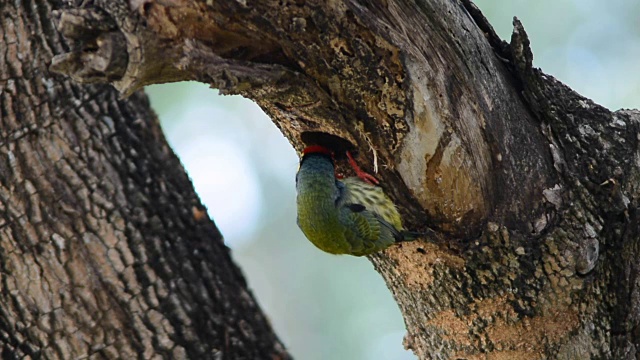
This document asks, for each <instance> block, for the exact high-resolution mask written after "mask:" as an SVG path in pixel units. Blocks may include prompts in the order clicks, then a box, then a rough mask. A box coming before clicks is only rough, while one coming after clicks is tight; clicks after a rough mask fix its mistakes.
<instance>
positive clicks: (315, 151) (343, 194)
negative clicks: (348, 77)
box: [296, 145, 420, 256]
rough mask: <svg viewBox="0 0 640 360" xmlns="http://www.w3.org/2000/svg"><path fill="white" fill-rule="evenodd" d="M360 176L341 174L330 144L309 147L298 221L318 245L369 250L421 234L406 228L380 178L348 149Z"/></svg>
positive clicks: (337, 250) (299, 177) (299, 181)
mask: <svg viewBox="0 0 640 360" xmlns="http://www.w3.org/2000/svg"><path fill="white" fill-rule="evenodd" d="M346 155H347V158H348V160H349V163H350V164H351V166H352V167H353V169H354V170H355V172H356V175H357V176H353V177H348V178H344V179H340V178H338V177H337V176H336V168H335V164H334V155H333V152H332V151H331V150H329V149H328V148H327V147H324V146H319V145H312V146H308V147H306V148H305V149H304V150H303V155H302V158H301V160H300V167H299V169H298V173H297V174H296V191H297V197H296V203H297V212H298V214H297V223H298V226H299V227H300V229H301V230H302V232H303V233H304V235H305V236H306V237H307V239H309V241H310V242H311V243H312V244H313V245H315V246H316V247H317V248H318V249H320V250H322V251H324V252H327V253H330V254H336V255H341V254H347V255H353V256H365V255H370V254H373V253H376V252H379V251H382V250H384V249H386V248H388V247H389V246H391V245H393V244H395V243H398V242H401V241H410V240H415V239H416V238H418V237H419V235H420V234H418V233H414V232H409V231H405V230H404V228H403V226H402V218H401V216H400V214H399V213H398V209H397V208H396V206H395V204H394V203H393V201H391V199H390V198H389V197H388V196H387V195H386V194H385V193H384V191H383V189H382V188H381V187H380V186H378V180H377V179H376V178H375V177H373V176H372V175H370V174H368V173H366V172H364V171H362V170H361V169H360V167H359V166H358V165H357V163H356V162H355V160H354V159H353V156H352V155H351V152H349V151H347V152H346Z"/></svg>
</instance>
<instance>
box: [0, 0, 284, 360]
mask: <svg viewBox="0 0 640 360" xmlns="http://www.w3.org/2000/svg"><path fill="white" fill-rule="evenodd" d="M62 5H63V4H62V3H61V2H59V1H35V2H12V3H9V2H6V1H3V2H2V3H1V4H0V24H2V25H1V27H0V39H2V41H0V98H1V101H0V356H1V357H2V358H3V359H84V358H92V359H100V358H105V359H136V358H139V359H160V358H172V359H186V358H190V359H222V358H233V359H256V358H273V359H285V358H289V356H288V354H287V353H286V351H285V350H284V347H283V346H282V344H281V343H280V342H279V341H278V339H277V338H276V336H275V335H274V334H273V332H272V330H271V328H270V326H269V324H268V321H267V319H266V318H265V316H264V315H263V314H262V313H261V311H260V309H259V308H258V306H257V304H256V302H255V300H254V299H253V297H252V295H251V294H250V292H249V291H248V290H247V286H246V283H245V280H244V278H243V276H242V274H241V273H240V271H239V269H238V268H237V267H236V266H235V265H234V264H233V263H232V261H231V259H230V256H229V250H228V249H227V248H226V247H225V245H224V243H223V240H222V236H221V235H220V233H219V231H218V230H217V229H216V227H215V225H214V224H213V222H212V221H211V220H210V219H209V216H208V215H207V213H206V210H204V207H203V206H202V205H201V204H200V201H199V199H198V198H197V196H196V194H195V192H194V191H193V188H192V185H191V182H190V180H189V179H188V177H187V176H186V174H185V173H184V170H183V169H182V166H181V165H180V162H179V160H178V159H177V158H176V156H175V155H174V153H173V152H172V150H171V149H170V148H169V146H168V145H167V142H166V140H165V138H164V136H163V134H162V131H161V129H160V126H159V123H158V119H157V118H156V116H155V114H154V113H153V112H152V111H151V110H150V108H149V103H148V100H147V98H146V96H145V95H144V94H143V93H141V92H135V93H133V94H132V95H131V96H130V97H129V98H128V99H127V100H120V99H118V97H119V94H118V92H117V91H115V90H114V89H113V88H112V87H111V86H109V85H95V86H93V85H85V86H82V85H78V84H76V83H74V82H72V81H70V80H68V79H67V78H65V77H63V76H59V75H55V74H52V73H50V72H49V71H48V66H49V64H50V62H51V58H52V57H53V56H54V54H62V53H64V52H66V51H68V49H69V47H70V46H71V44H69V43H67V42H65V41H63V39H62V38H61V37H60V35H59V33H58V32H57V30H55V26H54V23H53V21H52V19H53V17H52V10H53V9H55V8H60V7H61V6H62ZM101 24H102V25H103V24H104V23H103V22H102V20H101V21H100V22H98V23H97V25H101ZM102 29H108V27H102Z"/></svg>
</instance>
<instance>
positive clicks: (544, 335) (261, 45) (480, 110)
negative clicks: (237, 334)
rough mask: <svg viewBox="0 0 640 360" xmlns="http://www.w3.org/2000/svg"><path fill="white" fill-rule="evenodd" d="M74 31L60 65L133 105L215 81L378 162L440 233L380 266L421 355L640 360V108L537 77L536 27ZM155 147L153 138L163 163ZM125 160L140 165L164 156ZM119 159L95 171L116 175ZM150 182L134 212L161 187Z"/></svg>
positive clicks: (390, 183) (129, 7)
mask: <svg viewBox="0 0 640 360" xmlns="http://www.w3.org/2000/svg"><path fill="white" fill-rule="evenodd" d="M58 17H59V22H58V28H59V29H60V31H61V32H62V33H63V34H64V35H65V36H67V37H69V38H73V39H76V40H77V42H76V47H75V48H74V49H73V50H72V51H69V52H68V53H67V54H59V55H58V56H57V57H56V58H54V60H53V63H52V69H53V70H56V71H58V72H62V73H65V74H68V75H70V76H71V77H72V78H74V79H76V80H78V81H82V82H95V81H106V82H110V83H112V84H113V85H114V86H115V87H116V88H117V89H118V90H120V91H121V92H122V93H123V94H125V95H128V94H132V93H133V92H134V91H135V90H136V89H138V88H140V87H142V86H144V85H146V84H151V83H158V82H166V81H177V80H186V79H190V80H199V81H203V82H207V83H210V84H212V86H214V87H216V88H219V89H220V90H221V91H222V92H224V93H236V94H241V95H244V96H246V97H249V98H251V99H253V100H254V101H256V102H257V103H258V104H259V105H260V106H261V107H262V108H263V109H264V110H265V111H266V112H267V113H268V114H269V115H270V116H271V118H272V119H273V121H274V123H275V124H276V125H277V126H278V127H279V128H280V129H281V130H282V132H283V133H284V134H285V135H286V136H287V137H288V138H289V139H290V141H291V142H292V144H293V145H294V147H296V148H297V149H298V150H299V149H301V148H302V147H303V146H304V145H305V143H306V144H309V143H322V144H325V145H328V146H332V147H334V149H336V150H340V151H342V150H345V149H349V148H353V149H357V150H360V151H359V153H360V159H361V160H362V162H363V163H364V165H365V166H366V167H368V168H370V169H377V170H379V173H378V176H379V177H380V178H381V179H382V180H383V183H384V184H385V189H386V191H387V192H388V193H389V194H390V195H391V196H392V197H393V198H394V199H395V200H396V202H397V204H398V205H399V207H400V208H401V209H402V214H403V217H404V220H405V223H406V224H405V225H406V226H407V227H408V228H410V229H412V230H425V231H426V230H427V229H433V230H434V231H433V232H429V234H430V235H429V236H428V238H425V239H423V240H422V241H419V242H413V243H407V244H403V245H401V246H396V247H392V248H390V249H388V250H387V251H385V252H383V253H381V254H377V255H375V256H372V257H371V260H372V262H373V263H374V265H375V266H376V269H377V270H378V271H379V272H380V273H381V274H382V276H383V277H384V278H385V280H386V281H387V284H388V286H389V288H390V289H391V291H392V292H393V294H394V296H395V298H396V300H397V301H398V303H399V305H400V308H401V310H402V312H403V314H404V318H405V322H406V324H407V336H406V338H405V344H406V346H407V347H409V348H411V349H413V351H414V352H415V353H416V354H417V355H418V356H419V357H420V358H422V359H428V358H434V359H440V358H443V359H444V358H465V359H480V358H483V359H484V358H487V359H537V358H555V359H583V358H610V359H636V358H638V356H640V290H639V289H640V277H639V276H638V274H639V271H640V260H639V259H640V256H639V255H640V254H639V252H640V246H639V233H640V225H639V223H640V221H639V219H638V218H639V217H640V216H639V214H638V211H637V206H638V199H639V197H640V186H639V185H638V184H640V171H639V170H640V150H639V148H638V144H639V142H640V139H639V137H638V131H639V128H640V114H639V113H638V112H637V111H628V110H627V111H618V112H613V113H612V112H610V111H608V110H606V109H604V108H602V107H600V106H598V105H596V104H594V103H593V102H592V101H590V100H588V99H585V98H583V97H581V96H579V95H578V94H576V93H575V92H573V91H572V90H570V89H569V88H567V87H566V86H565V85H563V84H561V83H559V82H558V81H556V80H555V79H553V78H552V77H550V76H548V75H545V74H543V73H542V72H540V71H539V70H537V69H535V68H533V67H532V58H533V57H532V54H531V50H530V48H529V42H528V38H527V35H526V33H525V32H524V29H523V27H522V25H521V24H520V23H519V22H518V21H514V33H513V36H512V38H511V43H510V44H507V43H505V42H503V41H501V40H500V39H498V37H497V36H496V34H495V32H494V31H493V29H492V28H491V26H490V25H489V24H488V22H487V21H486V19H485V18H484V17H483V16H482V14H481V13H480V11H479V10H478V9H477V8H475V6H474V5H473V4H472V3H470V2H469V1H468V0H452V1H443V0H420V1H416V2H412V1H407V0H387V1H377V2H360V1H357V0H344V1H329V2H325V1H317V2H316V1H305V0H296V1H293V0H292V1H271V0H263V1H256V2H251V1H224V2H217V1H201V2H195V1H194V2H188V1H157V0H156V1H153V0H148V1H129V2H126V1H124V0H118V1H115V0H111V1H107V0H96V1H93V2H91V4H90V5H86V7H84V8H83V9H68V10H64V11H62V12H60V13H58ZM45 28H46V27H45ZM41 84H42V83H38V85H39V86H41ZM96 112H99V110H96ZM139 118H140V119H145V118H144V117H142V116H140V117H139ZM139 122H141V123H143V124H144V123H146V121H145V120H140V121H139ZM84 123H85V122H83V124H84ZM74 125H75V123H74ZM76 126H77V125H76ZM123 126H124V125H123ZM94 128H95V127H91V129H94ZM72 129H74V128H73V127H72ZM94 131H95V130H94ZM137 131H141V130H137ZM83 134H84V133H83ZM125 134H129V133H128V132H126V133H125ZM134 134H135V132H134ZM153 134H156V135H154V136H153V138H151V137H147V138H145V139H143V138H142V137H140V136H137V137H136V138H135V139H136V140H135V141H136V142H135V144H137V145H138V146H147V147H149V148H151V149H155V148H156V147H157V146H160V145H158V144H156V143H155V141H156V139H157V138H158V137H159V135H157V133H155V132H154V133H153ZM122 136H125V135H122ZM80 138H81V139H86V140H85V141H87V142H90V143H92V144H94V142H96V141H97V140H98V139H100V134H97V135H94V134H93V132H87V133H86V135H85V136H84V137H80ZM109 141H113V140H109ZM127 141H129V140H127ZM106 146H110V149H111V148H112V147H114V146H113V145H111V142H105V143H100V144H99V145H93V146H90V147H89V149H91V150H92V151H98V150H104V149H103V147H105V149H106ZM118 146H122V145H118ZM117 149H120V148H119V147H118V148H116V150H112V151H106V150H104V151H106V154H111V153H112V152H116V153H118V154H126V156H127V157H126V158H124V159H121V158H118V159H121V160H120V161H122V162H125V163H127V164H131V165H130V166H132V168H130V167H125V169H127V170H126V171H132V170H131V169H134V170H135V169H137V168H138V165H137V162H136V159H138V158H139V157H140V156H141V155H140V154H141V153H142V154H145V152H144V151H140V150H138V149H137V148H136V151H135V153H132V152H131V151H126V150H123V151H120V152H118V150H117ZM145 149H146V148H145ZM72 154H76V155H75V156H78V155H77V153H76V152H72ZM80 154H84V153H83V152H81V153H80ZM152 154H155V156H158V154H156V153H154V152H152ZM103 156H104V157H103V158H99V160H94V162H90V164H93V165H94V166H96V165H95V164H96V163H99V164H101V163H102V162H101V160H102V159H105V158H106V159H109V160H107V161H106V162H107V163H108V164H113V163H114V162H115V163H117V162H116V160H110V159H111V158H110V157H107V155H103ZM149 156H150V155H149ZM92 159H94V158H92ZM150 161H151V160H150ZM67 162H68V161H67ZM63 163H66V162H63ZM56 164H57V163H56ZM149 164H154V162H151V163H149ZM340 165H344V164H342V163H340ZM70 166H71V165H70ZM87 166H88V165H87ZM111 166H113V165H111ZM71 168H74V167H73V166H71ZM100 169H102V170H101V171H106V170H104V167H100ZM162 170H163V169H162V168H160V167H158V168H153V167H152V166H151V165H149V167H147V168H146V169H145V172H147V174H149V172H148V171H151V172H150V174H153V176H154V177H155V178H156V179H162V176H161V175H162V173H163V172H162ZM76 171H79V170H78V169H77V168H76ZM156 171H158V172H159V174H158V175H156V174H155V172H156ZM128 173H129V172H125V173H124V174H128ZM118 174H119V176H121V177H122V176H125V177H126V175H122V173H121V172H119V173H118ZM134 178H135V179H138V180H137V181H139V182H140V184H143V185H141V186H140V187H134V188H133V189H131V190H130V192H129V193H127V194H128V196H127V197H126V198H127V199H130V200H128V201H140V200H139V197H144V195H141V194H147V193H148V192H149V191H150V190H148V187H147V186H150V185H149V184H148V183H146V182H144V180H142V179H139V178H138V177H134ZM174 181H175V180H174ZM83 183H84V182H83ZM111 183H112V181H111V180H110V181H109V182H107V185H104V186H107V187H109V186H112V185H111ZM89 184H90V183H89ZM136 184H137V183H136ZM151 184H155V185H157V186H160V184H164V183H160V182H159V181H158V180H155V179H154V181H153V182H152V183H151ZM26 188H27V187H25V189H26ZM123 189H127V191H129V187H128V185H126V186H124V187H123ZM145 191H146V192H145ZM92 194H93V193H92ZM40 197H43V195H40ZM106 198H107V199H114V198H115V199H117V197H114V196H109V195H107V196H106ZM156 198H157V195H155V193H154V197H153V200H156ZM91 199H92V200H93V198H91ZM39 201H42V200H41V199H40V200H39ZM143 203H144V202H143ZM144 204H146V203H144ZM154 204H155V203H154ZM129 205H130V203H129ZM83 206H86V205H83ZM123 206H124V205H123ZM140 206H141V207H142V208H147V207H148V205H146V206H147V207H145V205H140ZM41 207H42V206H41ZM126 208H129V207H126ZM151 209H152V210H149V211H153V210H156V211H157V207H152V208H151ZM172 209H173V208H172ZM182 209H185V208H184V207H183V208H182ZM183 211H186V210H183ZM111 212H112V211H106V213H107V214H111ZM172 214H173V212H172ZM87 216H88V215H87ZM123 217H124V215H123ZM176 218H178V217H177V216H171V217H169V216H168V215H167V214H164V213H159V214H158V215H157V217H156V218H155V219H157V220H156V222H153V221H152V219H154V218H153V217H149V216H146V219H149V220H148V221H149V222H150V223H154V224H164V226H166V227H168V228H172V227H171V226H169V225H167V224H171V225H173V226H175V224H172V222H173V221H176ZM136 219H137V218H136ZM168 219H171V221H169V220H168ZM132 221H133V220H132ZM185 221H186V220H185ZM110 223H111V222H110ZM16 226H21V225H16ZM187 227H188V226H187ZM21 229H22V227H21ZM144 229H145V230H144V234H145V236H144V238H145V239H155V237H154V236H157V237H160V235H157V234H155V233H154V234H151V233H150V232H153V231H154V229H155V228H154V227H151V228H144ZM158 231H160V230H158ZM166 231H168V230H167V229H166V228H163V229H162V233H161V234H163V235H165V232H166ZM81 233H82V234H84V233H85V232H81ZM102 236H103V235H102ZM36 238H42V236H36ZM125 239H126V241H127V242H129V243H131V242H134V243H135V239H136V237H135V233H131V232H127V233H125ZM172 239H174V238H172ZM25 241H27V240H25ZM83 244H86V240H85V243H83ZM83 246H87V245H83ZM158 246H160V245H158ZM133 255H134V256H133V257H134V258H135V259H138V257H139V256H142V255H140V254H139V253H134V254H133ZM165 266H170V265H165ZM170 268H171V269H173V268H172V267H170ZM163 269H164V267H163ZM190 279H191V278H190ZM197 279H198V278H194V279H191V280H193V281H196V280H197ZM28 283H30V284H31V283H34V282H28ZM35 283H39V282H35ZM270 339H272V338H270ZM266 343H267V344H273V343H274V342H273V341H267V342H266Z"/></svg>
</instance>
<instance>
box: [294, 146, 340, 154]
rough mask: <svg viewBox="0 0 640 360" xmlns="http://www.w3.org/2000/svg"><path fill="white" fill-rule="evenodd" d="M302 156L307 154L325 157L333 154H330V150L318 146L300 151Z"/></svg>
mask: <svg viewBox="0 0 640 360" xmlns="http://www.w3.org/2000/svg"><path fill="white" fill-rule="evenodd" d="M302 154H303V155H307V154H325V155H329V156H333V153H332V152H331V150H329V149H327V148H326V147H324V146H320V145H312V146H307V147H306V148H304V150H302Z"/></svg>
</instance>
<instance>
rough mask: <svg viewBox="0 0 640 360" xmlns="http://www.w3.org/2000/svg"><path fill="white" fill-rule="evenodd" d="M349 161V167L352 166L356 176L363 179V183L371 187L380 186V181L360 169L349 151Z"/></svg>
mask: <svg viewBox="0 0 640 360" xmlns="http://www.w3.org/2000/svg"><path fill="white" fill-rule="evenodd" d="M347 159H349V165H351V167H352V168H353V170H354V171H355V172H356V176H358V177H359V178H360V179H362V181H364V182H366V183H369V184H371V185H378V184H380V181H378V179H376V178H375V177H374V176H373V175H371V174H369V173H367V172H365V171H364V170H362V169H361V168H360V166H358V163H356V160H355V159H354V158H353V156H352V155H351V152H350V151H347Z"/></svg>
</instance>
